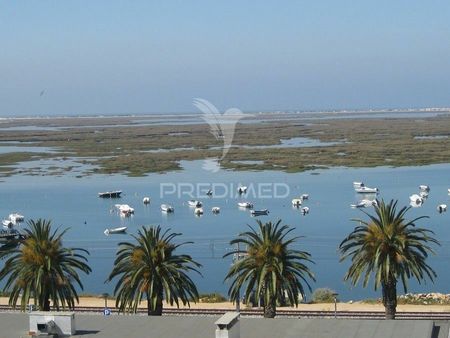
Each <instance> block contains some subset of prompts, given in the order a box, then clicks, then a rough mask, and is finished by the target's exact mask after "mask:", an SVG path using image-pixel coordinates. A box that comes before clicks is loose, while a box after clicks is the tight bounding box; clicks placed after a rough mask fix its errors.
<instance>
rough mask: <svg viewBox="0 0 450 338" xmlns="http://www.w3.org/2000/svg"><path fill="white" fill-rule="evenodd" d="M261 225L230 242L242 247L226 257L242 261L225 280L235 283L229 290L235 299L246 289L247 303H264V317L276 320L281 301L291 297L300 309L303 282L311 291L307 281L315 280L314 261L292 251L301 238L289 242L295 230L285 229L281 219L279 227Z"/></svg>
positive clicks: (259, 222) (233, 267) (232, 268)
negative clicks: (311, 267) (278, 302)
mask: <svg viewBox="0 0 450 338" xmlns="http://www.w3.org/2000/svg"><path fill="white" fill-rule="evenodd" d="M257 224H258V228H257V229H254V228H253V227H251V226H250V225H249V226H248V227H249V228H250V231H246V232H243V233H241V234H239V236H238V238H236V239H234V240H232V241H231V242H230V244H231V245H235V244H237V245H238V248H237V249H236V250H234V251H232V252H230V253H228V254H226V255H225V256H224V257H226V256H229V255H234V257H236V258H238V259H235V262H234V264H233V265H232V266H231V268H230V270H229V272H228V274H227V275H226V277H225V280H229V279H232V280H233V281H232V283H231V286H230V289H229V291H228V294H229V296H230V297H231V299H239V293H240V289H241V288H244V287H245V291H244V299H245V301H246V302H249V301H250V300H251V298H252V297H255V301H256V302H258V303H259V302H260V301H263V303H264V317H265V318H274V317H275V315H276V305H277V301H280V302H282V301H284V300H285V298H286V296H287V298H288V300H289V301H290V303H291V304H295V305H296V306H298V298H299V295H302V296H304V295H305V290H304V288H303V284H302V283H304V284H305V285H306V286H307V287H308V289H309V290H310V291H311V287H310V285H309V283H308V280H307V279H312V280H313V281H315V279H314V275H313V274H312V272H311V271H310V270H309V268H308V267H307V265H306V264H305V263H313V262H312V260H311V259H310V257H311V255H310V254H309V253H307V252H305V251H299V250H293V249H290V246H291V245H292V244H293V243H294V242H295V241H296V240H297V239H298V238H300V237H293V238H290V239H286V237H287V235H288V234H289V233H290V232H291V231H293V230H294V228H290V227H289V226H288V225H283V226H281V225H280V224H281V220H279V221H278V222H277V223H275V224H273V223H272V222H268V223H265V224H263V223H262V222H261V221H257Z"/></svg>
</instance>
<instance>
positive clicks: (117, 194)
mask: <svg viewBox="0 0 450 338" xmlns="http://www.w3.org/2000/svg"><path fill="white" fill-rule="evenodd" d="M121 193H122V191H121V190H115V191H106V192H99V193H98V197H101V198H117V197H120V194H121Z"/></svg>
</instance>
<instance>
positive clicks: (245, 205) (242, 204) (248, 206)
mask: <svg viewBox="0 0 450 338" xmlns="http://www.w3.org/2000/svg"><path fill="white" fill-rule="evenodd" d="M238 206H239V207H240V208H246V209H252V208H253V204H252V203H250V202H239V203H238Z"/></svg>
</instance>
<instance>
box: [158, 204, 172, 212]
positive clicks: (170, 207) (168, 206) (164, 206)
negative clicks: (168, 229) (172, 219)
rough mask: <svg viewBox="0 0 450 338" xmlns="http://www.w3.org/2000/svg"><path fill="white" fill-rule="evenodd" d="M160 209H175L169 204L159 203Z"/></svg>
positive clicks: (167, 210)
mask: <svg viewBox="0 0 450 338" xmlns="http://www.w3.org/2000/svg"><path fill="white" fill-rule="evenodd" d="M161 211H163V212H174V211H175V210H174V209H173V207H172V206H171V205H170V204H161Z"/></svg>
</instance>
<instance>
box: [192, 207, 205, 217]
mask: <svg viewBox="0 0 450 338" xmlns="http://www.w3.org/2000/svg"><path fill="white" fill-rule="evenodd" d="M194 214H196V215H197V216H199V215H203V208H201V207H197V208H195V209H194Z"/></svg>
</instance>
